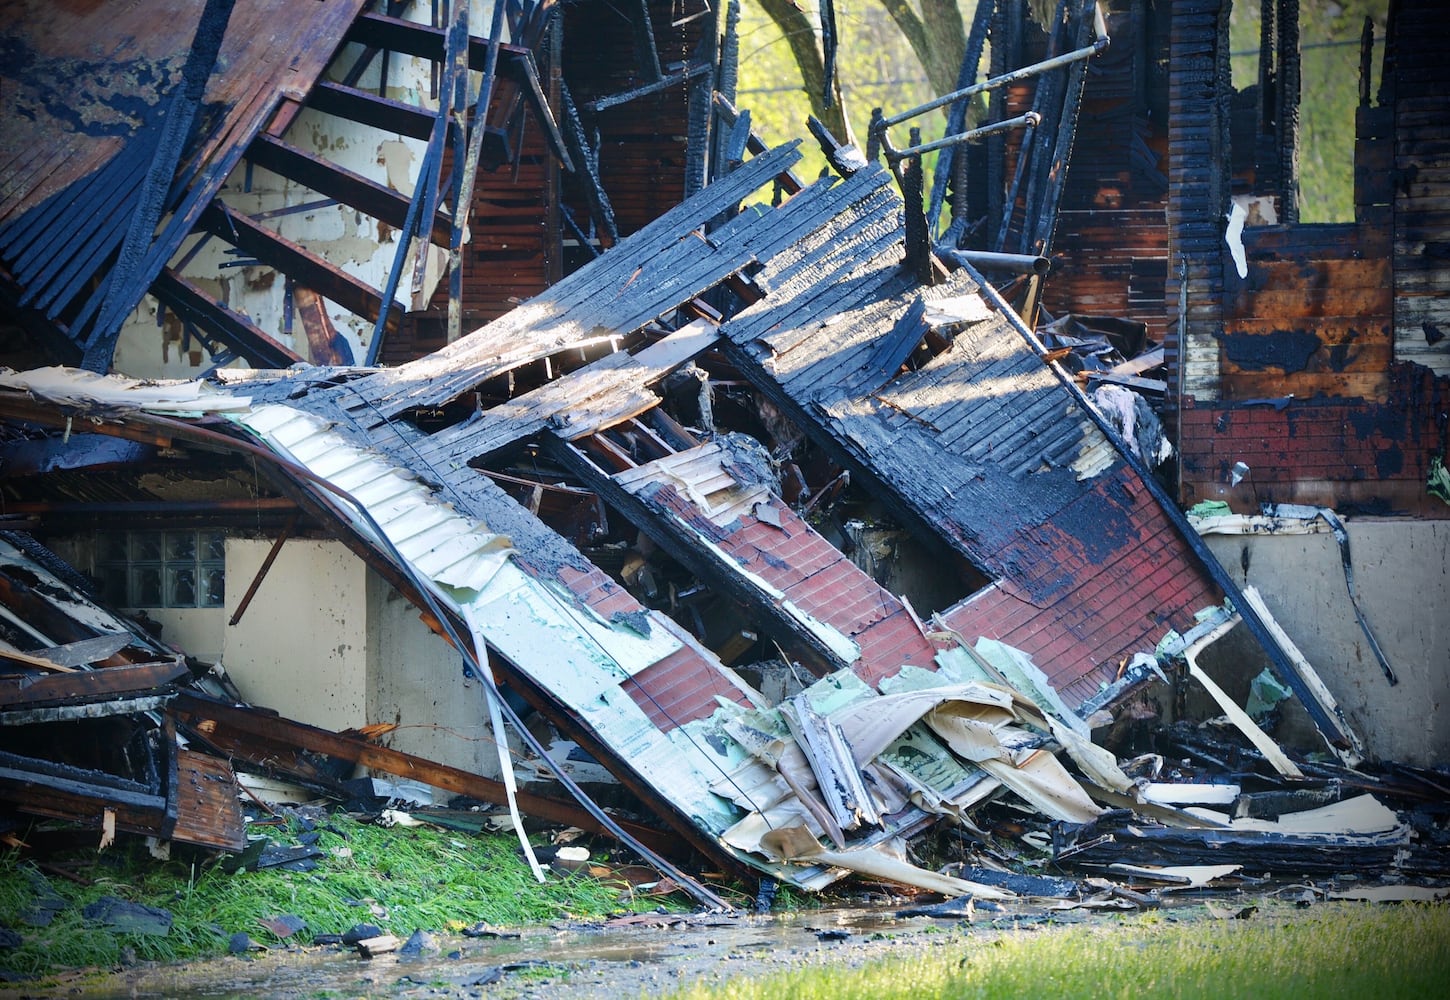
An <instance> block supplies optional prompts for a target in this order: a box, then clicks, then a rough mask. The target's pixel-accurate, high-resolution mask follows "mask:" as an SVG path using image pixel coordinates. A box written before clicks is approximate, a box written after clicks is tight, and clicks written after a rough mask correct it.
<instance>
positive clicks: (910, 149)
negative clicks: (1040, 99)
mask: <svg viewBox="0 0 1450 1000" xmlns="http://www.w3.org/2000/svg"><path fill="white" fill-rule="evenodd" d="M1041 122H1042V116H1041V115H1039V114H1038V113H1037V112H1036V111H1028V112H1025V113H1023V114H1020V115H1018V116H1017V117H1016V118H1004V119H1003V120H1002V121H999V122H993V123H992V124H990V125H983V126H982V127H980V128H974V129H968V130H967V131H965V132H958V133H957V134H956V135H948V136H943V137H942V138H940V139H933V140H932V141H931V142H923V143H920V144H918V145H915V146H907V147H906V148H905V149H893V148H892V146H891V144H890V142H888V141H887V140H886V136H885V134H884V130H883V134H882V136H881V146H882V148H883V149H885V150H886V156H887V158H888V159H892V160H903V159H905V158H906V157H908V156H920V155H921V154H922V153H930V152H931V151H932V150H934V149H944V148H946V147H947V146H959V145H961V144H962V143H964V142H976V141H977V140H978V139H984V138H986V137H987V136H989V135H996V134H997V133H998V132H1006V131H1008V130H1009V129H1014V128H1022V127H1024V126H1030V127H1033V128H1035V127H1036V126H1037V125H1039V124H1041Z"/></svg>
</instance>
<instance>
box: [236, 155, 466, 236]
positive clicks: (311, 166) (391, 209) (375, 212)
mask: <svg viewBox="0 0 1450 1000" xmlns="http://www.w3.org/2000/svg"><path fill="white" fill-rule="evenodd" d="M247 159H249V160H251V161H252V162H253V163H255V164H257V165H258V166H262V167H265V168H267V169H268V170H270V171H272V172H273V173H274V174H280V175H281V176H283V177H285V178H287V179H288V180H293V181H296V182H298V183H299V184H302V185H304V186H305V187H308V188H311V189H312V190H313V191H316V192H317V193H318V194H321V195H326V196H327V197H329V198H332V199H334V200H336V201H340V202H342V203H343V204H344V205H348V206H351V207H352V208H356V209H358V210H360V211H362V212H365V213H366V214H368V215H371V216H372V217H373V218H375V219H380V220H381V221H383V222H386V223H387V224H388V225H390V226H392V227H393V228H394V229H401V228H403V224H404V223H405V222H406V221H407V218H408V205H409V203H410V199H409V198H407V197H405V196H404V195H402V194H400V193H399V192H397V191H394V190H393V189H392V188H390V187H388V186H387V185H386V184H379V183H378V182H377V181H374V180H371V179H370V178H367V177H364V176H363V175H362V174H358V173H354V172H353V171H351V170H348V169H346V168H344V167H339V166H337V165H336V164H334V163H329V162H328V161H327V160H324V159H322V158H321V157H320V156H315V155H313V154H311V153H308V152H306V151H305V150H302V149H298V148H297V147H296V146H293V145H290V144H289V143H285V142H283V141H282V140H280V139H274V138H272V137H271V136H269V135H260V136H258V137H257V138H256V139H254V140H253V141H252V145H251V146H250V147H248V149H247ZM451 226H452V221H451V220H450V219H449V218H448V216H446V215H443V214H442V213H435V214H434V216H433V225H432V227H431V229H430V231H429V239H430V240H431V241H432V242H433V243H434V244H435V245H437V246H447V245H448V239H449V229H450V227H451Z"/></svg>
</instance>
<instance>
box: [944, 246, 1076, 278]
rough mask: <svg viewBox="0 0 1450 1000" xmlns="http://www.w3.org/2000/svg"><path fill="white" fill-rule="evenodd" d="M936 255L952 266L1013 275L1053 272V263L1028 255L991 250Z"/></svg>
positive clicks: (948, 251) (945, 252) (946, 249)
mask: <svg viewBox="0 0 1450 1000" xmlns="http://www.w3.org/2000/svg"><path fill="white" fill-rule="evenodd" d="M936 255H937V256H938V257H940V258H941V259H942V260H944V261H947V262H949V263H952V264H957V265H961V266H968V265H970V266H972V267H990V268H993V269H994V270H998V271H1010V272H1011V273H1012V274H1046V273H1047V272H1048V271H1050V270H1052V261H1051V260H1050V259H1049V258H1047V257H1037V256H1034V255H1032V254H1027V253H993V252H992V251H990V250H953V249H950V248H945V249H943V248H939V249H938V250H937V252H936Z"/></svg>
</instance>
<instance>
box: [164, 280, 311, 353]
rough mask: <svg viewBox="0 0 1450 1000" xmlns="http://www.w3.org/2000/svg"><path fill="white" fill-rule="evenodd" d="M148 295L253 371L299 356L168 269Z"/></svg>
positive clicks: (239, 314) (244, 317) (245, 318)
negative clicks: (199, 329) (198, 329)
mask: <svg viewBox="0 0 1450 1000" xmlns="http://www.w3.org/2000/svg"><path fill="white" fill-rule="evenodd" d="M151 294H152V295H154V296H156V299H157V301H159V302H161V303H162V304H163V305H165V306H166V307H167V308H168V309H171V310H172V311H174V312H175V313H176V314H177V315H178V316H180V317H181V318H182V319H184V320H187V321H189V322H192V323H195V324H196V325H197V326H199V327H201V328H202V329H203V330H205V331H206V332H207V333H209V334H211V335H212V336H213V337H216V338H217V339H218V340H220V341H221V342H222V343H224V344H226V345H227V346H228V347H230V348H231V349H232V350H234V351H236V352H237V354H239V355H240V356H242V357H243V358H245V359H246V360H247V363H248V364H251V365H253V366H254V367H257V368H287V367H289V366H291V365H294V364H296V363H297V362H299V361H302V360H303V358H302V357H301V355H299V354H297V353H296V352H294V351H292V350H290V349H288V348H287V347H284V346H283V345H281V344H279V343H278V342H277V341H276V340H273V339H272V338H271V337H270V336H268V335H267V334H266V333H265V332H263V331H262V329H261V328H260V327H258V326H257V325H256V324H254V323H253V322H252V321H251V320H250V319H249V318H247V317H246V316H243V315H242V314H241V313H239V312H235V311H233V310H232V309H229V308H228V307H227V306H225V305H223V304H222V303H220V302H218V301H216V300H215V299H213V298H212V297H211V296H209V295H208V294H207V293H206V292H204V291H202V290H201V289H200V288H198V287H197V286H196V285H193V284H192V283H191V282H189V281H187V280H186V279H185V278H183V277H182V276H181V275H179V274H177V273H176V272H175V271H173V270H171V269H170V268H168V269H166V270H164V271H162V272H161V274H159V275H158V276H157V278H156V280H155V281H153V282H152V283H151Z"/></svg>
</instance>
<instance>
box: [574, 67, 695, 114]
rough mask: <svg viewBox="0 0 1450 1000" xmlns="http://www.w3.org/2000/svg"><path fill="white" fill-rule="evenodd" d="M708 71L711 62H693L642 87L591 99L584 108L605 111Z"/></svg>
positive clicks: (692, 78)
mask: <svg viewBox="0 0 1450 1000" xmlns="http://www.w3.org/2000/svg"><path fill="white" fill-rule="evenodd" d="M708 72H710V64H709V63H707V62H692V63H690V64H689V65H688V66H686V67H685V68H684V69H682V70H680V71H679V72H678V73H670V74H668V75H667V76H661V77H659V78H658V79H656V80H654V81H653V82H651V83H647V84H645V85H644V86H642V87H635V88H634V89H632V90H622V91H620V92H619V93H617V94H610V95H608V96H606V97H601V98H599V99H598V100H594V101H590V102H589V103H587V104H585V105H584V110H586V111H603V110H604V109H606V108H612V107H615V106H617V105H620V104H626V103H628V102H630V101H633V100H635V99H636V98H640V97H646V96H648V95H650V94H657V93H659V92H660V91H662V90H668V89H670V88H671V87H673V86H675V85H676V84H680V83H685V82H687V81H689V80H694V79H696V78H697V77H701V76H704V75H705V74H706V73H708Z"/></svg>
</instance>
